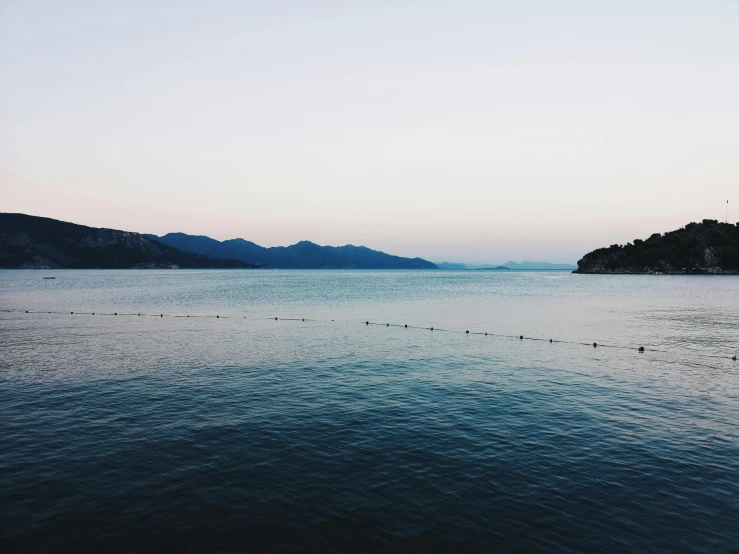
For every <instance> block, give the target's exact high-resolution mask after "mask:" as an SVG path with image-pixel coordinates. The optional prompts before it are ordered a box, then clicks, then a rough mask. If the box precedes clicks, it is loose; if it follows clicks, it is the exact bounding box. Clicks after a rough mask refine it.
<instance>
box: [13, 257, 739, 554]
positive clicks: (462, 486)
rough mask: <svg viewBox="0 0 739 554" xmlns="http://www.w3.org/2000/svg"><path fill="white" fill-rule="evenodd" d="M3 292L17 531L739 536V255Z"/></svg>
mask: <svg viewBox="0 0 739 554" xmlns="http://www.w3.org/2000/svg"><path fill="white" fill-rule="evenodd" d="M52 275H53V276H55V277H56V279H55V280H43V279H42V277H43V276H52ZM0 309H2V310H12V311H5V312H0V330H1V331H2V332H0V351H1V352H2V357H1V358H0V481H1V482H2V486H1V487H0V529H3V531H2V534H1V535H0V536H1V537H2V543H0V544H2V545H4V546H5V547H6V548H3V550H6V551H59V550H64V549H65V548H66V549H69V548H72V547H73V546H74V547H76V548H81V547H87V548H93V549H97V550H100V551H133V550H137V551H162V550H174V549H190V550H213V551H229V550H232V551H245V550H249V549H253V550H265V549H270V550H273V551H284V552H291V551H295V550H300V549H304V550H308V551H322V552H325V551H401V550H402V551H419V552H427V551H491V550H496V549H502V550H511V551H512V550H516V551H551V552H554V551H558V552H561V551H567V552H594V551H598V552H623V551H639V552H649V551H669V552H730V551H733V550H735V549H736V548H737V545H739V531H738V530H737V526H736V521H739V480H738V479H737V475H739V424H738V423H737V422H739V365H737V362H734V361H732V360H731V359H730V357H731V356H732V355H735V354H737V348H738V345H737V336H739V279H737V278H732V277H726V278H721V277H700V276H686V277H667V276H660V277H656V276H589V275H588V276H578V275H571V274H568V273H562V272H551V273H549V272H516V273H497V272H441V271H427V272H422V271H393V272H382V271H51V270H50V271H43V272H39V271H4V272H0ZM25 310H29V311H31V312H39V311H47V312H48V311H52V312H57V311H58V312H63V313H58V314H57V313H52V314H48V313H29V314H26V313H25ZM71 311H74V312H76V313H75V314H74V315H72V314H70V313H69V312H71ZM93 311H94V312H96V315H94V316H92V315H84V314H80V313H77V312H93ZM114 312H118V313H119V315H118V316H113V315H101V314H103V313H106V314H112V313H114ZM136 313H145V314H160V313H162V314H165V316H166V315H174V314H177V315H188V314H189V315H192V316H194V315H200V316H210V317H198V318H194V317H191V318H186V317H183V318H173V317H144V316H141V317H139V316H136V315H123V314H136ZM216 315H219V316H221V317H219V318H218V319H216V317H215V316H216ZM274 317H280V318H293V319H297V321H292V320H291V321H284V320H279V321H275V320H274ZM303 318H306V321H305V322H303V321H300V320H301V319H303ZM332 320H333V321H332ZM367 320H369V321H371V322H373V323H391V324H400V325H405V324H408V325H412V326H419V327H431V326H433V327H435V328H436V329H437V330H435V331H429V330H424V329H410V328H409V329H406V328H404V327H400V328H399V327H384V326H379V325H370V326H367V325H365V324H364V322H365V321H367ZM439 328H441V329H445V330H446V331H439ZM466 330H470V331H471V332H473V333H475V332H485V331H487V332H490V333H499V334H505V335H515V336H518V335H521V334H522V335H524V336H525V337H526V338H527V339H526V340H520V339H517V338H507V337H499V336H484V335H466V334H465V333H464V331H466ZM451 331H455V332H451ZM456 331H458V332H456ZM529 337H535V338H542V339H546V340H544V341H534V340H528V338H529ZM549 338H552V339H554V340H563V341H573V342H577V343H587V344H589V345H590V346H586V345H585V344H569V343H557V342H554V343H549V342H548V339H549ZM593 342H598V344H599V346H598V347H597V348H593V347H592V343H593ZM608 346H622V347H624V348H609V347H608ZM638 346H645V347H646V348H647V352H645V353H643V354H640V353H638V352H637V351H636V348H637V347H638ZM714 356H723V357H714Z"/></svg>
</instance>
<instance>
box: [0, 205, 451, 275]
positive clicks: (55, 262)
mask: <svg viewBox="0 0 739 554" xmlns="http://www.w3.org/2000/svg"><path fill="white" fill-rule="evenodd" d="M0 268H21V269H22V268H28V269H33V268H69V269H129V268H133V269H178V268H183V269H186V268H193V269H194V268H214V269H226V268H234V269H236V268H239V269H252V268H284V269H437V267H436V265H435V264H433V263H431V262H428V261H426V260H422V259H420V258H403V257H400V256H392V255H390V254H385V253H384V252H379V251H377V250H371V249H370V248H366V247H363V246H352V245H347V246H338V247H334V246H319V245H317V244H314V243H312V242H308V241H303V242H299V243H298V244H294V245H292V246H286V247H275V248H264V247H261V246H259V245H257V244H254V243H253V242H249V241H246V240H244V239H233V240H230V241H223V242H219V241H217V240H214V239H211V238H209V237H201V236H192V235H185V234H183V233H170V234H169V235H165V236H163V237H157V236H155V235H143V234H141V233H134V232H129V231H120V230H116V229H99V228H95V227H88V226H85V225H77V224H75V223H69V222H65V221H59V220H56V219H51V218H47V217H37V216H31V215H26V214H18V213H0Z"/></svg>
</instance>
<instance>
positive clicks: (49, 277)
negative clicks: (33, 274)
mask: <svg viewBox="0 0 739 554" xmlns="http://www.w3.org/2000/svg"><path fill="white" fill-rule="evenodd" d="M44 279H56V277H44Z"/></svg>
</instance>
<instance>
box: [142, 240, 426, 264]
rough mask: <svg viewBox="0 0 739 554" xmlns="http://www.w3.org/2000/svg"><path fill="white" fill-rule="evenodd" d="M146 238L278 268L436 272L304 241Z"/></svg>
mask: <svg viewBox="0 0 739 554" xmlns="http://www.w3.org/2000/svg"><path fill="white" fill-rule="evenodd" d="M146 237H148V238H150V239H152V240H156V241H159V242H162V243H164V244H167V245H169V246H173V247H175V248H178V249H180V250H183V251H185V252H193V253H196V254H201V255H203V256H209V257H211V258H222V259H234V260H241V261H245V262H249V263H252V264H258V265H264V266H267V267H270V268H279V269H437V267H436V265H434V264H433V263H431V262H428V261H426V260H422V259H421V258H402V257H400V256H392V255H390V254H385V253H384V252H379V251H377V250H371V249H370V248H366V247H364V246H353V245H351V244H349V245H346V246H319V245H318V244H314V243H312V242H309V241H301V242H299V243H297V244H293V245H292V246H275V247H271V248H265V247H263V246H259V245H258V244H254V243H253V242H250V241H248V240H244V239H231V240H224V241H218V240H215V239H212V238H210V237H205V236H196V235H187V234H185V233H169V234H167V235H164V236H161V237H159V236H156V235H146Z"/></svg>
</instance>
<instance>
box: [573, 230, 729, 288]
mask: <svg viewBox="0 0 739 554" xmlns="http://www.w3.org/2000/svg"><path fill="white" fill-rule="evenodd" d="M573 273H630V274H635V273H642V274H648V273H651V274H712V275H727V274H728V275H733V274H739V223H737V224H736V225H734V224H733V223H720V222H718V221H717V220H715V219H704V220H703V221H702V222H700V223H695V222H693V223H688V224H687V225H686V226H685V227H682V228H680V229H676V230H674V231H670V232H668V233H664V234H660V233H654V234H653V235H651V236H650V237H649V238H647V239H644V240H640V239H635V240H634V242H629V243H626V244H623V245H621V244H613V245H611V246H608V247H605V248H598V249H597V250H593V251H592V252H590V253H588V254H585V256H583V257H582V259H581V260H579V261H578V262H577V269H576V270H574V271H573Z"/></svg>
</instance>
